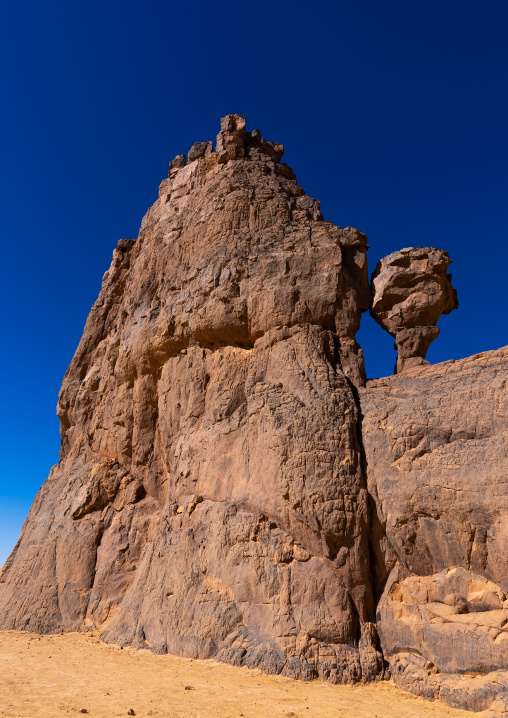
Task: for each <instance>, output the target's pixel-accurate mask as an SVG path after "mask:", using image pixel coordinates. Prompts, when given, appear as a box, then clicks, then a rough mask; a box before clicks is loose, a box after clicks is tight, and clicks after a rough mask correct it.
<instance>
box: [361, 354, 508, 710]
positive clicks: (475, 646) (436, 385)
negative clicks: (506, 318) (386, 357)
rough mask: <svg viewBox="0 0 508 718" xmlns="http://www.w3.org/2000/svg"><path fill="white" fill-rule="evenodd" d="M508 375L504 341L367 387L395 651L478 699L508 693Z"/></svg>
mask: <svg viewBox="0 0 508 718" xmlns="http://www.w3.org/2000/svg"><path fill="white" fill-rule="evenodd" d="M507 382H508V349H507V348H504V349H500V350H498V351H492V352H485V353H484V354H480V355H476V356H473V357H470V358H468V359H463V360H460V361H450V362H444V363H443V364H438V365H436V366H433V367H431V366H422V367H417V368H414V369H412V370H411V371H407V372H404V373H403V374H400V375H397V376H393V377H386V378H384V379H377V380H374V381H369V382H367V386H366V388H365V389H361V390H360V400H361V406H362V413H363V420H362V437H363V444H364V448H365V460H366V464H367V476H368V489H369V492H370V493H371V495H372V497H373V501H374V502H375V507H376V508H375V512H374V515H373V534H374V536H375V537H376V538H377V540H374V542H373V546H374V547H375V549H376V551H377V560H376V561H375V563H374V565H375V568H376V581H377V586H378V590H379V591H381V589H382V588H383V587H384V592H383V595H382V597H381V600H380V602H379V605H378V627H379V630H380V633H381V638H382V648H383V652H384V655H385V657H386V658H387V659H388V660H389V662H390V666H391V669H392V674H393V676H394V679H395V681H396V682H398V683H399V684H400V685H401V686H402V687H405V688H408V689H410V690H412V691H413V692H416V693H421V694H422V695H427V696H429V697H430V696H433V697H441V698H442V699H443V700H447V701H448V702H450V704H451V705H454V706H455V707H459V708H467V709H469V710H483V709H485V708H487V707H489V706H490V704H491V703H492V704H494V703H495V701H496V700H497V701H498V704H499V705H500V703H499V701H504V700H505V698H506V695H508V694H506V684H507V681H508V674H507V673H506V671H507V669H508V653H507V650H508V649H507V647H508V633H507V630H506V628H507V625H508V624H507V623H506V621H507V619H508V614H507V613H506V609H507V608H508V604H507V603H506V592H508V578H507V577H508V520H507V519H508V391H507ZM427 663H428V664H432V665H431V666H430V668H429V667H427V668H425V665H426V664H427ZM434 669H435V670H434ZM422 671H423V672H422ZM499 671H501V673H500V672H499ZM503 671H504V673H503ZM473 674H474V675H475V676H476V677H477V679H478V680H476V679H475V682H473V683H468V682H467V681H466V679H468V680H469V678H471V677H472V675H473ZM468 677H469V678H468ZM496 686H497V688H496ZM496 696H497V698H496ZM503 696H504V698H503ZM505 703H506V706H507V707H508V703H507V702H506V701H505ZM503 705H504V704H503Z"/></svg>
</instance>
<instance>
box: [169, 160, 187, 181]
mask: <svg viewBox="0 0 508 718" xmlns="http://www.w3.org/2000/svg"><path fill="white" fill-rule="evenodd" d="M186 164H187V161H186V159H185V155H177V156H176V157H175V159H174V160H171V162H170V163H169V175H170V176H171V173H172V172H173V171H174V170H179V169H181V168H182V167H185V165H186Z"/></svg>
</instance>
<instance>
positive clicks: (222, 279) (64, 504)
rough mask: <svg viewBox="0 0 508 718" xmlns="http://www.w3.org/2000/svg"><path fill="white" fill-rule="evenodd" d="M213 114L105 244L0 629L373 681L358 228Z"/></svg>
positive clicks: (363, 288)
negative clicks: (359, 399)
mask: <svg viewBox="0 0 508 718" xmlns="http://www.w3.org/2000/svg"><path fill="white" fill-rule="evenodd" d="M221 126H222V130H221V133H220V135H219V139H218V143H217V152H214V153H212V154H210V155H209V156H207V152H208V146H207V148H205V150H204V151H202V148H201V147H199V148H196V146H195V148H194V149H193V150H191V152H190V153H189V162H188V163H187V164H185V158H184V157H183V156H179V158H177V160H176V161H174V162H173V163H172V165H171V167H170V174H169V178H168V179H167V180H164V181H163V182H162V183H161V186H160V188H159V199H158V200H157V201H156V202H155V204H154V205H152V207H151V208H150V209H149V210H148V213H147V215H146V217H145V218H144V220H143V223H142V226H141V231H140V235H139V237H138V239H137V240H136V241H133V240H122V241H121V242H119V244H118V247H117V248H116V249H115V251H114V253H113V262H112V264H111V267H110V269H109V270H108V272H106V274H105V275H104V280H103V286H102V289H101V293H100V295H99V298H98V300H97V302H96V303H95V305H94V307H93V308H92V311H91V313H90V316H89V318H88V320H87V324H86V327H85V330H84V334H83V338H82V340H81V342H80V345H79V347H78V349H77V352H76V355H75V357H74V358H73V360H72V362H71V365H70V366H69V369H68V371H67V374H66V376H65V377H64V381H63V384H62V389H61V392H60V396H59V402H58V415H59V417H60V420H61V433H62V448H61V460H60V463H59V464H58V465H57V466H56V467H55V468H54V469H53V470H52V472H51V475H50V477H49V479H48V480H47V481H46V483H45V484H44V486H43V488H42V489H41V491H40V492H39V494H38V496H37V498H36V500H35V502H34V505H33V507H32V509H31V512H30V515H29V517H28V520H27V522H26V524H25V527H24V529H23V532H22V535H21V537H20V540H19V542H18V544H17V546H16V548H15V550H14V551H13V554H12V555H11V557H10V559H9V561H8V563H7V564H6V567H5V570H4V572H3V573H2V576H1V583H0V625H1V626H2V627H3V628H22V629H27V630H34V631H40V632H48V631H56V630H66V631H69V630H83V629H86V628H92V627H93V628H100V629H102V631H103V634H102V635H103V637H104V638H105V639H106V640H109V641H116V642H118V643H120V644H121V645H127V644H133V645H140V646H144V647H149V648H150V649H151V650H154V651H158V652H165V651H171V652H174V653H177V654H180V655H186V656H195V657H212V656H215V657H217V658H219V659H221V660H224V661H229V662H232V663H235V664H239V665H248V666H259V667H261V668H263V669H264V670H266V671H269V672H277V673H283V674H284V675H290V676H294V677H299V678H312V677H314V676H318V675H319V676H322V677H324V678H326V679H328V680H331V681H335V682H339V681H340V682H347V681H356V680H374V679H377V678H380V677H382V676H383V672H384V664H383V661H382V657H381V655H380V653H379V650H378V648H377V633H376V629H375V625H374V614H375V607H374V602H373V596H372V590H371V585H370V578H369V577H370V568H369V545H368V536H369V506H368V496H367V492H366V489H365V481H364V476H363V473H362V466H361V458H360V457H361V452H360V444H359V441H358V434H357V428H358V409H357V405H356V401H355V395H354V391H353V388H354V384H356V385H357V386H360V385H361V384H362V383H363V382H364V369H363V357H362V353H361V350H360V348H359V346H358V344H357V343H356V340H355V333H356V331H357V329H358V326H359V321H360V315H361V312H362V311H366V310H367V309H368V306H369V302H370V290H369V285H368V270H367V262H366V256H365V255H366V249H367V242H366V237H365V235H363V234H362V233H361V232H358V231H357V230H354V229H351V228H347V229H345V230H343V229H341V228H339V227H336V226H334V225H332V224H331V223H329V222H324V221H323V218H322V215H321V213H320V210H319V203H318V202H317V201H316V200H314V199H312V198H308V197H306V195H305V192H304V190H303V189H302V188H301V187H299V186H298V184H297V183H296V178H295V177H294V174H293V173H292V171H291V170H290V169H289V168H287V167H286V166H284V165H281V164H280V161H279V160H280V158H281V156H282V146H280V145H277V144H274V143H268V142H266V141H265V140H263V139H262V138H261V136H260V135H259V133H256V132H253V133H250V134H246V132H245V120H244V118H241V117H239V116H236V115H235V116H228V117H227V118H224V119H223V120H222V124H221ZM196 155H198V156H199V157H198V158H199V161H193V158H194V157H195V156H196Z"/></svg>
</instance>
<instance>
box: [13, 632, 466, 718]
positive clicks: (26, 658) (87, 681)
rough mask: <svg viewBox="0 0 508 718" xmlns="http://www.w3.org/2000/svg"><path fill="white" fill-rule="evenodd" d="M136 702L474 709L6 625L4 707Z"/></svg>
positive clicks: (232, 714) (338, 710)
mask: <svg viewBox="0 0 508 718" xmlns="http://www.w3.org/2000/svg"><path fill="white" fill-rule="evenodd" d="M186 686H188V687H190V689H187V690H186ZM82 709H84V710H82ZM130 709H132V710H133V711H134V714H135V715H136V716H156V717H160V718H239V717H240V716H243V717H244V718H261V717H263V718H332V717H333V718H346V717H347V718H369V717H372V718H375V717H377V718H385V716H387V717H388V716H389V718H402V717H404V718H408V717H409V716H411V717H413V716H422V717H427V716H428V717H429V718H430V717H431V716H435V717H436V718H437V717H438V716H462V718H467V716H471V715H472V714H471V713H466V712H465V711H458V710H453V709H451V708H448V707H447V706H444V705H441V704H437V703H429V702H427V701H424V700H423V699H421V698H415V697H414V696H411V695H408V694H405V693H403V692H402V691H399V690H398V689H397V688H395V686H394V685H393V684H392V683H391V682H390V683H387V682H385V683H380V684H376V685H369V686H356V687H352V686H332V685H329V684H327V683H321V682H319V681H313V682H311V683H303V682H301V681H292V680H290V679H288V678H280V677H279V676H266V675H264V674H262V673H261V672H260V671H258V670H249V669H247V668H235V667H233V666H227V665H224V664H221V663H216V662H214V661H198V660H191V659H189V658H175V657H174V656H156V655H154V654H152V653H150V652H149V651H137V650H134V649H132V648H126V649H123V650H122V649H120V648H119V647H118V646H111V645H106V644H104V643H101V642H100V641H99V639H98V637H97V635H96V634H93V633H88V634H76V633H73V634H67V635H53V636H36V635H34V634H29V633H18V632H14V631H4V632H0V716H2V717H4V716H9V718H10V717H11V716H22V717H23V718H24V717H25V716H27V717H28V716H30V718H39V717H40V718H46V717H47V716H72V715H81V714H82V713H84V712H87V713H88V714H89V715H90V716H91V718H92V717H95V718H112V717H113V716H126V715H128V711H129V710H130ZM131 715H132V713H131Z"/></svg>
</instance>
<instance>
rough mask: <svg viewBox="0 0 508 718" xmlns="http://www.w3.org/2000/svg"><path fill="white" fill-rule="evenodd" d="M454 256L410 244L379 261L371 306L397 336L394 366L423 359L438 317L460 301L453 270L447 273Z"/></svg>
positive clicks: (402, 366) (435, 332)
mask: <svg viewBox="0 0 508 718" xmlns="http://www.w3.org/2000/svg"><path fill="white" fill-rule="evenodd" d="M451 261H452V260H451V259H450V257H449V256H448V253H447V252H444V251H443V250H441V249H434V247H418V248H416V249H415V248H414V247H409V248H406V249H401V250H400V251H399V252H393V253H392V254H390V255H388V257H385V258H384V259H382V260H381V261H380V262H378V265H377V267H376V269H375V271H374V273H373V275H372V290H373V297H372V306H371V310H370V311H371V314H372V316H373V317H374V319H375V320H376V322H378V324H380V325H381V326H382V327H383V329H386V331H387V332H389V333H390V334H391V335H392V336H393V337H395V349H397V352H398V355H397V366H396V369H395V371H396V372H401V371H402V370H403V369H406V368H410V367H413V366H418V365H421V364H425V355H426V353H427V349H428V348H429V346H430V344H431V342H433V341H434V339H435V338H436V337H437V336H438V335H439V329H438V328H437V327H436V324H437V321H438V319H439V317H440V316H441V314H449V313H450V312H451V311H452V310H453V309H456V308H457V307H458V301H457V292H456V291H455V289H453V287H452V285H451V274H446V270H447V268H448V267H449V265H450V264H451Z"/></svg>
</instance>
